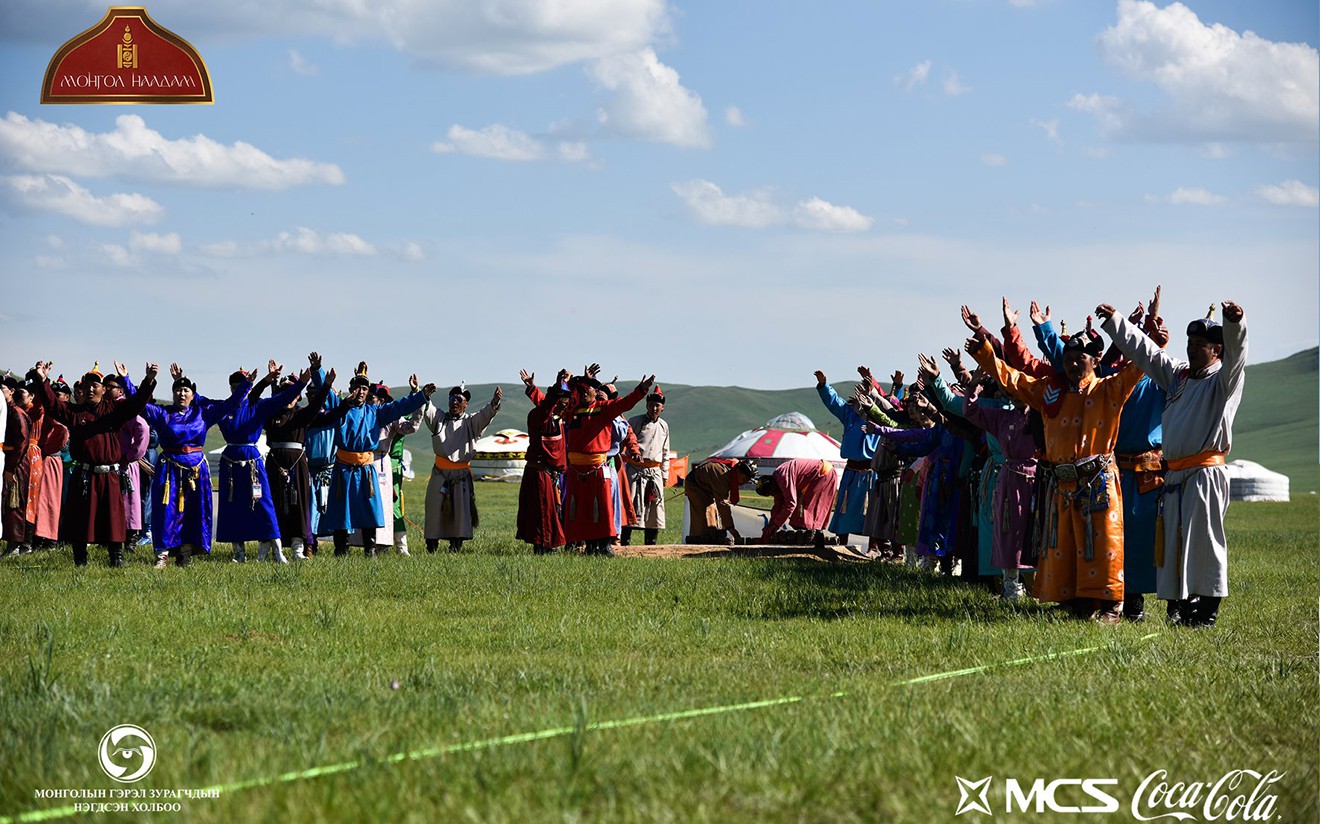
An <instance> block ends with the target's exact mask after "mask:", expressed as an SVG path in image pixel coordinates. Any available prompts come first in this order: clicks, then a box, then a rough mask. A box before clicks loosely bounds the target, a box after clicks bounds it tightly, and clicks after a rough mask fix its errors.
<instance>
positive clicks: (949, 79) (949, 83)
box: [944, 71, 972, 95]
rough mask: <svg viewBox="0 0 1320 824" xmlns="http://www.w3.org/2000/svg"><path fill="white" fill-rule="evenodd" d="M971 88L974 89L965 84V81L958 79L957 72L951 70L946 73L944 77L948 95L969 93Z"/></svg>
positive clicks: (945, 89)
mask: <svg viewBox="0 0 1320 824" xmlns="http://www.w3.org/2000/svg"><path fill="white" fill-rule="evenodd" d="M971 90H972V87H971V86H967V85H964V84H963V82H962V81H961V80H959V79H958V73H957V72H955V71H950V72H949V73H948V74H947V75H945V77H944V93H945V94H947V95H960V94H967V93H968V92H970V91H971Z"/></svg>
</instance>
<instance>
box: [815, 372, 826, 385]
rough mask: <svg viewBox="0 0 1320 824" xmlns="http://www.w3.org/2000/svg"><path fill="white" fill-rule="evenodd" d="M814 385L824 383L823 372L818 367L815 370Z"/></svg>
mask: <svg viewBox="0 0 1320 824" xmlns="http://www.w3.org/2000/svg"><path fill="white" fill-rule="evenodd" d="M816 385H817V386H824V385H825V373H824V372H822V371H820V370H819V369H817V370H816Z"/></svg>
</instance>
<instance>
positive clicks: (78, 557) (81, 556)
mask: <svg viewBox="0 0 1320 824" xmlns="http://www.w3.org/2000/svg"><path fill="white" fill-rule="evenodd" d="M73 565H74V566H80V567H84V566H87V544H74V545H73Z"/></svg>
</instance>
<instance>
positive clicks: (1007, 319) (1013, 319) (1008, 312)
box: [1003, 298, 1019, 329]
mask: <svg viewBox="0 0 1320 824" xmlns="http://www.w3.org/2000/svg"><path fill="white" fill-rule="evenodd" d="M1003 301H1004V304H1003V308H1004V328H1005V329H1007V328H1008V327H1010V326H1017V319H1018V314H1019V312H1018V311H1017V310H1016V309H1014V308H1013V307H1011V306H1009V305H1008V298H1004V299H1003Z"/></svg>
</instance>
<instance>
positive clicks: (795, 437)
mask: <svg viewBox="0 0 1320 824" xmlns="http://www.w3.org/2000/svg"><path fill="white" fill-rule="evenodd" d="M711 457H712V458H752V459H754V460H755V461H756V462H757V465H758V466H759V467H760V469H761V474H762V475H768V474H770V473H771V472H773V471H774V468H775V467H777V466H779V465H780V464H781V463H784V462H785V461H788V460H791V459H793V458H818V459H823V460H827V461H829V462H830V463H832V464H834V465H835V467H836V468H838V469H839V470H840V471H842V470H843V466H844V463H845V461H844V460H843V457H842V456H841V455H840V454H839V442H838V441H836V440H834V438H832V437H830V436H829V435H827V434H825V433H824V432H821V431H820V430H818V429H817V428H816V425H815V424H814V423H812V422H811V418H808V417H807V416H806V415H803V414H802V413H801V412H787V413H785V414H783V415H778V416H776V417H774V418H771V419H770V420H768V421H766V422H765V425H764V426H758V427H757V428H755V429H749V430H747V431H746V432H743V433H742V434H741V435H739V436H738V437H736V438H734V439H733V440H731V441H729V442H728V443H726V444H725V445H724V446H722V447H720V448H719V449H717V450H716V451H715V452H713V453H711Z"/></svg>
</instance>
